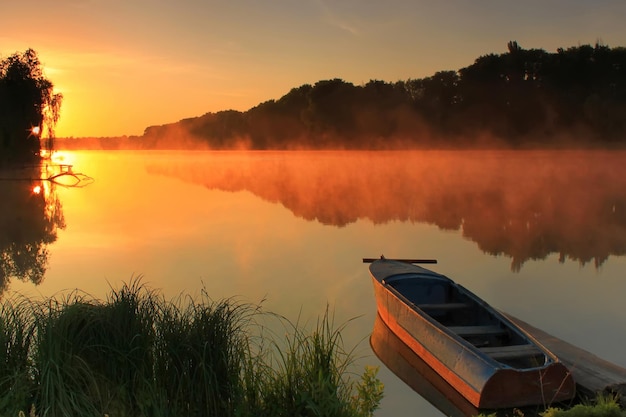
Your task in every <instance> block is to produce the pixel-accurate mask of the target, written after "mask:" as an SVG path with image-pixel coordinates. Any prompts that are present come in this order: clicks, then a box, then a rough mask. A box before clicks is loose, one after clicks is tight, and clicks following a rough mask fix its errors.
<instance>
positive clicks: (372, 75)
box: [0, 0, 626, 137]
mask: <svg viewBox="0 0 626 417" xmlns="http://www.w3.org/2000/svg"><path fill="white" fill-rule="evenodd" d="M0 2H1V4H0V28H1V29H0V58H6V57H7V56H9V55H11V54H13V53H15V52H23V51H25V50H26V49H27V48H32V49H34V50H35V51H37V53H38V55H39V58H40V60H41V62H42V64H43V66H44V71H45V75H46V77H47V78H48V79H49V80H50V81H52V83H53V84H54V85H55V91H56V92H60V93H62V94H63V97H64V99H63V105H62V108H61V118H60V120H59V123H58V125H57V128H56V135H57V136H58V137H90V136H91V137H93V136H95V137H105V136H122V135H141V134H142V133H143V131H144V129H145V128H146V127H148V126H152V125H161V124H165V123H172V122H177V121H179V120H181V119H183V118H188V117H196V116H201V115H203V114H205V113H207V112H217V111H220V110H229V109H233V110H240V111H246V110H248V109H250V108H252V107H254V106H256V105H257V104H259V103H262V102H264V101H267V100H272V99H279V98H280V97H282V96H283V95H285V94H287V93H288V92H289V91H290V90H291V89H292V88H294V87H299V86H301V85H303V84H315V83H316V82H317V81H320V80H327V79H332V78H341V79H343V80H344V81H346V82H351V83H353V84H355V85H361V84H364V83H367V82H368V81H370V80H382V81H386V82H395V81H399V80H408V79H415V78H423V77H427V76H430V75H433V74H434V73H435V72H437V71H443V70H458V69H460V68H463V67H466V66H468V65H471V64H472V63H473V62H474V60H475V59H476V58H478V57H479V56H481V55H486V54H489V53H498V54H499V53H505V52H506V51H507V43H508V42H509V41H511V40H515V41H517V42H518V44H519V45H520V46H521V47H523V48H525V49H531V48H542V49H545V50H546V51H548V52H555V51H556V49H557V48H559V47H564V48H567V47H572V46H578V45H583V44H591V45H593V44H595V43H596V42H600V43H602V44H604V45H608V46H610V47H617V46H626V25H624V24H623V20H624V18H625V17H626V1H624V0H595V1H593V2H592V1H587V0H584V1H583V0H528V1H524V2H522V1H519V0H518V1H509V0H446V1H442V0H385V1H381V0H332V1H331V0H228V1H226V0H225V1H221V0H217V1H216V0H178V1H174V0H55V1H49V0H20V1H12V0H0Z"/></svg>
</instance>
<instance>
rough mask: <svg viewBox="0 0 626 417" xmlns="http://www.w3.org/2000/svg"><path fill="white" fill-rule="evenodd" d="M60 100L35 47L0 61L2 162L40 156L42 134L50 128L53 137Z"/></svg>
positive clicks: (21, 160) (0, 151)
mask: <svg viewBox="0 0 626 417" xmlns="http://www.w3.org/2000/svg"><path fill="white" fill-rule="evenodd" d="M61 100H62V96H61V94H58V93H57V94H55V93H54V92H53V85H52V83H51V82H50V81H49V80H48V79H46V78H45V77H44V75H43V71H42V68H41V63H40V62H39V58H38V57H37V53H36V52H35V51H34V50H32V49H27V50H26V51H25V52H24V53H22V54H19V53H15V54H13V55H11V56H9V57H8V58H6V59H4V60H2V61H1V62H0V163H5V164H6V163H9V162H33V161H36V160H37V159H38V158H39V151H40V148H41V144H40V140H39V138H40V135H43V134H45V133H44V132H45V131H46V130H47V133H48V137H49V138H52V137H54V126H55V124H56V122H57V121H58V118H59V110H60V106H61ZM33 128H36V129H33Z"/></svg>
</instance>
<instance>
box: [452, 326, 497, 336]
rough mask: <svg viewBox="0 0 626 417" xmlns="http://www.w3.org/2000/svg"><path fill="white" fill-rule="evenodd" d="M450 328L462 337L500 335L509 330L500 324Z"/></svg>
mask: <svg viewBox="0 0 626 417" xmlns="http://www.w3.org/2000/svg"><path fill="white" fill-rule="evenodd" d="M448 329H450V330H452V331H453V332H454V333H456V334H458V335H459V336H461V337H469V336H488V335H498V334H506V332H507V330H506V329H505V328H503V327H500V326H450V327H448Z"/></svg>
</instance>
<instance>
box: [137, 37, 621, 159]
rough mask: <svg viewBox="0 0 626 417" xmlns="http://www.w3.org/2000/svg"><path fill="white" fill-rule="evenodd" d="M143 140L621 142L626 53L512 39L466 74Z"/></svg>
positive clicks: (300, 90) (219, 120)
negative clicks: (527, 44)
mask: <svg viewBox="0 0 626 417" xmlns="http://www.w3.org/2000/svg"><path fill="white" fill-rule="evenodd" d="M174 138H177V139H181V140H183V142H182V143H183V145H180V146H179V145H175V142H172V141H171V139H174ZM136 139H137V140H136V141H134V142H139V143H141V147H145V148H153V147H157V148H158V147H185V146H190V145H192V144H195V145H198V144H203V145H206V146H208V147H210V148H215V149H230V148H238V147H246V148H252V149H295V148H348V149H373V148H374V149H375V148H394V147H398V146H400V147H458V146H493V145H501V146H507V147H524V146H564V145H571V144H572V141H575V143H576V144H578V145H592V146H620V145H623V144H624V143H626V48H624V47H617V48H610V47H608V46H606V45H602V44H598V43H597V44H595V45H594V46H591V45H580V46H575V47H570V48H567V49H563V48H559V49H558V50H557V51H556V52H555V53H550V52H546V51H545V50H543V49H523V48H522V47H520V46H519V45H518V44H517V42H515V41H511V42H509V43H508V51H507V52H506V53H502V54H493V53H492V54H488V55H484V56H481V57H479V58H477V59H476V60H475V61H474V63H473V64H471V65H469V66H467V67H465V68H462V69H460V70H458V71H440V72H437V73H435V74H434V75H432V76H430V77H426V78H420V79H409V80H407V81H397V82H393V83H390V82H385V81H380V80H371V81H369V82H368V83H366V84H364V85H358V86H357V85H354V84H352V83H350V82H346V81H344V80H342V79H338V78H336V79H330V80H322V81H319V82H317V83H315V84H314V85H311V84H304V85H302V86H300V87H297V88H293V89H292V90H291V91H289V92H288V93H287V94H285V95H284V96H283V97H281V98H279V99H278V100H269V101H266V102H263V103H261V104H259V105H257V106H255V107H253V108H251V109H249V110H248V111H245V112H240V111H235V110H226V111H220V112H216V113H207V114H205V115H203V116H200V117H193V118H188V119H184V120H181V121H179V122H177V123H172V124H166V125H161V126H151V127H148V128H147V129H146V130H145V132H144V134H143V136H141V137H139V138H136Z"/></svg>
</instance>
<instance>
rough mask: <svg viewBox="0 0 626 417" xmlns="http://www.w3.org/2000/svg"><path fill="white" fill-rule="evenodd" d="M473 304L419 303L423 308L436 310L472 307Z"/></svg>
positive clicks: (418, 305)
mask: <svg viewBox="0 0 626 417" xmlns="http://www.w3.org/2000/svg"><path fill="white" fill-rule="evenodd" d="M471 306H472V305H471V304H469V303H436V304H417V307H419V308H420V309H422V310H431V311H432V310H436V311H445V310H460V309H463V308H470V307H471Z"/></svg>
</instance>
